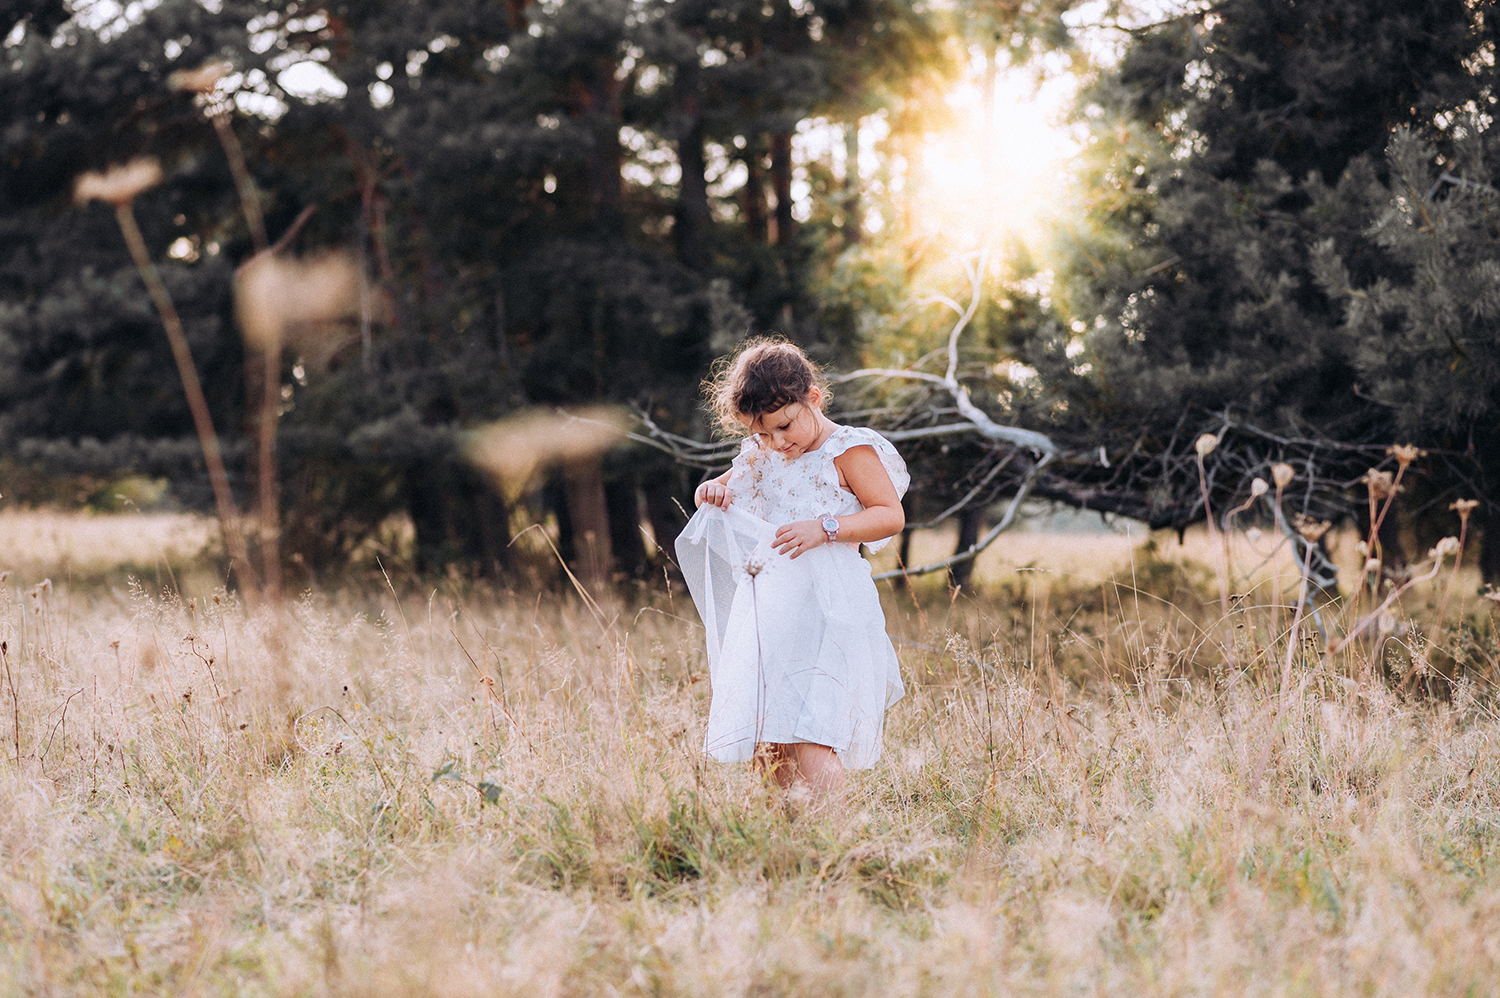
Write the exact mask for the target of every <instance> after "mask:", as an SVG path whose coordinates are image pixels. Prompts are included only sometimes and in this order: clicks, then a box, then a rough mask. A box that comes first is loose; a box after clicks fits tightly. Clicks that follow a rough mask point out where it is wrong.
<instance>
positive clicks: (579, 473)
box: [563, 460, 615, 583]
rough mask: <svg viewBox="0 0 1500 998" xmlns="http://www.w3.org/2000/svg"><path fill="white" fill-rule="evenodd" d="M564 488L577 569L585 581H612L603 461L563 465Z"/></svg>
mask: <svg viewBox="0 0 1500 998" xmlns="http://www.w3.org/2000/svg"><path fill="white" fill-rule="evenodd" d="M563 491H564V493H565V494H566V495H567V499H568V519H569V520H570V521H572V527H573V548H574V554H575V556H576V560H577V564H576V567H575V568H574V572H575V573H576V574H577V575H578V577H579V578H580V579H581V580H583V581H584V582H585V583H602V582H608V581H609V579H610V576H611V575H613V574H614V569H615V564H614V555H613V552H612V551H611V548H610V543H609V503H608V501H607V500H606V499H605V495H604V476H603V475H602V474H601V473H600V470H599V462H598V461H597V460H592V461H579V462H577V463H575V464H570V465H567V466H566V467H565V468H563Z"/></svg>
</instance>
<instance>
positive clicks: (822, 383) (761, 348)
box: [703, 338, 829, 436]
mask: <svg viewBox="0 0 1500 998" xmlns="http://www.w3.org/2000/svg"><path fill="white" fill-rule="evenodd" d="M703 388H704V391H705V393H706V394H707V395H708V404H709V407H710V408H711V409H712V410H713V413H714V415H716V416H718V417H719V425H720V426H721V427H723V429H724V430H725V432H727V433H729V434H731V435H735V436H739V435H743V434H744V432H745V425H744V424H743V423H741V422H740V418H739V417H741V416H748V417H750V421H751V422H754V421H755V420H757V419H759V418H760V417H761V416H764V415H765V414H766V413H768V412H775V411H776V410H777V409H780V408H781V407H782V406H785V405H791V404H792V403H793V402H803V403H806V402H807V401H808V399H809V398H810V397H811V396H812V392H813V389H814V388H818V389H821V390H822V392H823V397H822V400H821V401H822V403H823V404H824V405H826V404H827V402H828V397H829V395H828V379H827V378H825V377H823V372H822V371H821V370H820V369H819V368H818V365H816V364H814V363H813V362H812V361H811V360H808V358H807V354H805V353H803V352H802V350H801V348H799V347H797V346H794V345H793V344H791V343H788V342H787V341H786V340H783V339H780V338H775V339H754V340H750V341H749V342H747V343H746V344H745V345H744V346H742V347H740V349H739V352H738V353H736V354H734V355H733V356H732V357H728V358H725V359H723V360H721V361H719V362H718V363H717V364H715V365H714V373H713V376H712V377H710V378H709V379H708V380H707V381H705V382H704V383H703ZM819 408H822V406H821V405H820V406H819Z"/></svg>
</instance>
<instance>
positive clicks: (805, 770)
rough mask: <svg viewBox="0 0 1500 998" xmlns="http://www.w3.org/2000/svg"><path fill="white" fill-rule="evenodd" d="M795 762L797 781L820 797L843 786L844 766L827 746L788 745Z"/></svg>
mask: <svg viewBox="0 0 1500 998" xmlns="http://www.w3.org/2000/svg"><path fill="white" fill-rule="evenodd" d="M787 748H788V749H790V750H791V756H792V758H793V759H794V760H795V766H796V773H797V779H798V781H799V782H801V783H805V784H807V786H808V788H809V789H811V790H812V792H813V793H814V794H816V795H817V796H819V797H821V796H823V795H824V794H827V793H831V792H833V791H835V790H837V789H839V788H840V787H842V786H843V785H844V764H843V763H842V762H840V761H839V756H838V753H837V752H835V751H834V750H833V749H831V748H829V747H828V746H827V745H816V744H814V743H812V742H797V743H795V744H793V745H788V746H787Z"/></svg>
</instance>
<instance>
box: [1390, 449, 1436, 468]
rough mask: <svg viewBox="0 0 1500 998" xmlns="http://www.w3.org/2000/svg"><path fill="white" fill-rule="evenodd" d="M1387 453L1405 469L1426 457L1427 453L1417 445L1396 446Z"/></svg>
mask: <svg viewBox="0 0 1500 998" xmlns="http://www.w3.org/2000/svg"><path fill="white" fill-rule="evenodd" d="M1386 453H1387V454H1389V455H1390V456H1391V457H1393V458H1395V459H1396V463H1397V464H1399V465H1401V467H1403V468H1405V467H1406V466H1407V465H1409V464H1411V463H1412V462H1413V461H1415V460H1416V459H1417V458H1419V457H1425V456H1426V455H1427V452H1426V451H1425V450H1422V449H1421V448H1420V447H1418V446H1416V445H1415V444H1396V445H1394V446H1392V447H1388V448H1387V449H1386Z"/></svg>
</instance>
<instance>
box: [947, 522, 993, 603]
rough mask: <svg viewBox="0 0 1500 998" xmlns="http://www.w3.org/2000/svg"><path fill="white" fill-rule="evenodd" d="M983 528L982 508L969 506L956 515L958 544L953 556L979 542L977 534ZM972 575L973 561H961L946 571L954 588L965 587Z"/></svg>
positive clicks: (971, 559)
mask: <svg viewBox="0 0 1500 998" xmlns="http://www.w3.org/2000/svg"><path fill="white" fill-rule="evenodd" d="M983 528H984V507H983V506H970V507H969V508H968V509H966V510H963V511H962V512H960V513H959V514H958V544H957V546H955V547H954V549H953V553H954V554H963V553H964V552H965V551H967V550H969V548H971V547H973V546H974V545H975V544H977V543H978V542H979V532H980V530H982V529H983ZM973 575H974V559H973V558H970V559H969V560H968V561H961V562H959V563H958V564H957V565H954V566H953V567H951V568H949V569H948V578H949V580H950V581H951V582H952V583H953V585H955V586H967V585H968V584H969V579H970V578H972V577H973Z"/></svg>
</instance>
